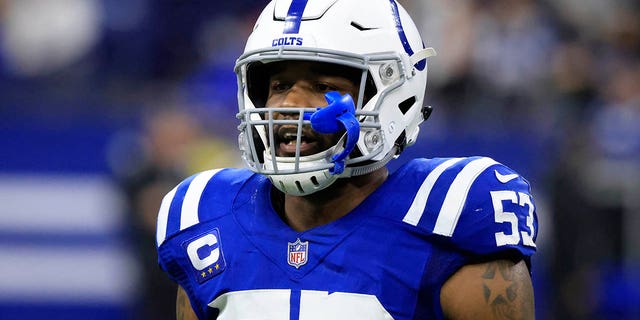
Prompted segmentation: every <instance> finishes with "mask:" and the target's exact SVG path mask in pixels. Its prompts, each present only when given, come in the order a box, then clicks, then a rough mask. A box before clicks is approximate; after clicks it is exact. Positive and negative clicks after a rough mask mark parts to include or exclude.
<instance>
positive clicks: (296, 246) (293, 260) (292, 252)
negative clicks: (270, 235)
mask: <svg viewBox="0 0 640 320" xmlns="http://www.w3.org/2000/svg"><path fill="white" fill-rule="evenodd" d="M288 244H289V246H288V247H289V249H288V250H287V262H288V263H289V265H292V266H294V267H296V269H298V268H300V266H302V265H304V264H306V263H307V256H308V253H309V241H304V242H302V241H300V238H298V240H296V242H294V243H291V242H288Z"/></svg>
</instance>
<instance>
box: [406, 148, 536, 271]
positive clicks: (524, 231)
mask: <svg viewBox="0 0 640 320" xmlns="http://www.w3.org/2000/svg"><path fill="white" fill-rule="evenodd" d="M425 186H426V187H425ZM425 192H426V193H427V194H425ZM420 199H422V203H420ZM416 200H418V201H417V202H418V206H417V207H418V208H419V211H415V207H416V205H415V204H416ZM416 200H414V204H413V205H412V208H411V209H410V210H409V213H407V215H406V216H405V220H404V221H405V222H407V223H410V224H413V225H415V226H416V227H418V228H420V229H422V230H423V231H426V232H428V233H429V234H431V235H433V236H434V237H436V238H437V239H439V240H441V241H442V242H444V243H445V244H447V245H448V246H453V247H454V248H455V249H456V250H460V251H463V252H465V253H467V254H470V255H473V256H483V257H491V256H501V255H502V256H514V255H515V256H517V257H520V258H525V259H526V260H527V261H528V260H529V257H530V256H531V255H532V254H533V253H534V252H535V250H536V244H535V240H536V231H537V229H538V220H537V216H536V209H535V203H534V201H533V197H532V196H531V188H530V186H529V183H528V182H527V181H526V180H525V179H524V178H523V177H522V176H520V175H519V174H518V173H516V172H514V171H513V170H511V169H510V168H508V167H506V166H504V165H502V164H500V163H498V162H496V161H495V160H493V159H491V158H486V157H473V158H455V159H449V160H447V161H443V162H442V163H440V164H439V165H438V166H437V167H436V168H435V169H433V170H432V171H430V174H429V175H428V176H427V177H426V178H425V182H424V183H423V186H422V187H421V191H419V192H418V195H417V196H416ZM420 204H421V205H420ZM411 210H414V213H413V214H412V213H411Z"/></svg>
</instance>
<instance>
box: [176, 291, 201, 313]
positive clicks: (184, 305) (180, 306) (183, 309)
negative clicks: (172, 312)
mask: <svg viewBox="0 0 640 320" xmlns="http://www.w3.org/2000/svg"><path fill="white" fill-rule="evenodd" d="M176 319H177V320H198V317H197V316H196V313H195V312H193V309H192V308H191V302H189V297H188V296H187V293H186V292H185V291H184V289H182V287H181V286H178V296H177V297H176Z"/></svg>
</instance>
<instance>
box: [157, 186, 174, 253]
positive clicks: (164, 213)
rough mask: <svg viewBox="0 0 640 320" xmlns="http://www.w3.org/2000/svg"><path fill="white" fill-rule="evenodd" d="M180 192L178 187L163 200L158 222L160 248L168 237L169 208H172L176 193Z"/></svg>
mask: <svg viewBox="0 0 640 320" xmlns="http://www.w3.org/2000/svg"><path fill="white" fill-rule="evenodd" d="M177 190H178V186H176V187H175V188H173V190H171V191H169V193H167V195H165V196H164V198H162V203H161V204H160V210H159V212H158V222H157V230H156V244H157V245H158V247H159V246H160V245H161V244H162V242H164V240H165V238H166V237H167V223H168V220H169V208H170V207H171V202H172V201H173V198H174V197H175V196H176V191H177Z"/></svg>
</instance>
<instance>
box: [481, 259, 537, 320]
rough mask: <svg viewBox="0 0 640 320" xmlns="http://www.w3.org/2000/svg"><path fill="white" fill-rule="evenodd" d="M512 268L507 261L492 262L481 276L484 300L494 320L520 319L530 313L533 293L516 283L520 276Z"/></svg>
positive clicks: (519, 282)
mask: <svg viewBox="0 0 640 320" xmlns="http://www.w3.org/2000/svg"><path fill="white" fill-rule="evenodd" d="M512 267H513V264H512V263H510V262H509V261H504V260H502V261H494V262H491V263H488V264H487V268H486V270H485V271H484V273H483V274H482V289H483V293H484V299H485V302H486V303H487V305H488V306H489V307H490V308H491V310H492V312H493V314H494V316H495V317H496V319H520V318H521V315H522V314H528V313H529V312H531V311H532V310H531V308H532V305H530V301H533V296H532V295H533V293H532V292H531V291H530V290H529V289H527V288H526V287H524V286H522V283H521V281H517V278H518V277H519V276H520V275H518V274H517V273H515V272H514V271H513V270H512ZM531 314H532V313H531Z"/></svg>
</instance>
